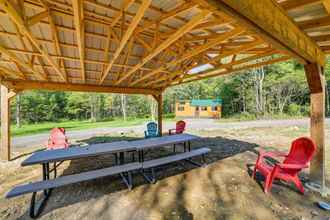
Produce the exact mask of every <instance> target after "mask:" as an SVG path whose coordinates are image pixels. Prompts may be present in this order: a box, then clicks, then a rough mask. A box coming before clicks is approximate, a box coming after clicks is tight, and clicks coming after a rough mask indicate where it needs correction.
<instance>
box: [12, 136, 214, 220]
mask: <svg viewBox="0 0 330 220" xmlns="http://www.w3.org/2000/svg"><path fill="white" fill-rule="evenodd" d="M198 138H199V137H198V136H195V135H191V134H177V135H171V136H163V137H155V138H148V139H142V140H135V141H118V142H112V143H102V144H93V145H88V146H84V147H70V148H67V149H56V150H47V151H39V152H35V153H33V154H32V155H31V156H30V157H28V158H27V159H26V160H24V161H23V162H22V163H21V165H22V166H29V165H36V164H41V165H42V181H38V182H34V183H29V184H25V185H20V186H16V187H15V188H13V189H12V190H11V191H10V192H8V194H7V195H6V197H7V198H10V197H14V196H19V195H22V194H26V193H32V198H31V205H30V216H31V217H37V216H38V215H39V214H40V213H41V211H42V209H43V207H44V206H45V203H46V201H47V199H48V197H49V196H50V194H51V190H52V189H53V188H56V187H60V186H64V185H67V184H72V183H77V182H81V181H86V180H91V179H96V178H100V177H105V176H109V175H115V174H120V176H121V177H122V179H123V181H124V183H125V184H126V185H127V187H128V188H129V189H131V188H132V177H131V172H132V171H134V170H140V171H142V174H143V176H144V177H145V178H146V179H147V180H148V181H149V182H154V180H155V175H154V174H153V175H152V178H148V176H147V175H146V174H145V173H143V170H144V169H148V168H151V170H152V172H154V169H153V166H157V165H162V164H166V163H170V162H175V161H178V160H183V159H188V158H191V157H194V156H198V155H202V156H203V159H204V154H206V153H208V152H209V151H210V150H209V149H208V148H202V149H197V150H195V151H193V152H189V151H190V145H191V144H190V142H191V141H193V140H196V139H198ZM178 143H183V145H184V152H186V150H187V149H186V147H187V146H188V152H187V153H186V154H182V153H181V154H180V155H174V156H168V157H165V158H161V159H155V160H151V161H148V162H146V163H145V164H144V156H143V151H144V150H145V149H151V148H156V147H163V146H168V145H173V144H178ZM130 151H133V152H138V153H139V161H138V162H135V161H133V162H132V163H128V164H124V153H125V152H130ZM105 154H114V155H115V157H116V162H115V166H112V167H108V168H102V169H98V170H93V171H87V172H82V173H78V174H71V175H67V176H61V177H57V176H56V167H57V165H56V163H62V162H63V161H65V160H74V159H82V158H87V157H92V156H98V155H105ZM118 155H119V158H120V160H119V163H118V159H117V157H118ZM50 163H54V167H53V168H52V169H50V166H49V164H50ZM143 164H144V165H143ZM51 172H54V176H53V178H52V179H51V177H50V173H51ZM38 191H43V192H44V198H43V199H42V201H41V203H40V205H39V207H38V208H36V207H35V203H36V201H35V200H36V193H37V192H38Z"/></svg>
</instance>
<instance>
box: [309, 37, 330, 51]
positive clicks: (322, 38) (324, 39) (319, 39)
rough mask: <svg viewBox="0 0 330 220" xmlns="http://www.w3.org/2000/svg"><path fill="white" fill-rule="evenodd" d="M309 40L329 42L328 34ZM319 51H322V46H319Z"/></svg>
mask: <svg viewBox="0 0 330 220" xmlns="http://www.w3.org/2000/svg"><path fill="white" fill-rule="evenodd" d="M311 38H312V39H313V40H314V41H316V42H322V41H330V34H324V35H318V36H312V37H311ZM321 49H322V46H321Z"/></svg>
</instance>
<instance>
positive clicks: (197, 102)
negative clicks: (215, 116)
mask: <svg viewBox="0 0 330 220" xmlns="http://www.w3.org/2000/svg"><path fill="white" fill-rule="evenodd" d="M190 105H191V106H212V107H214V106H219V105H222V99H220V98H219V99H192V100H191V102H190Z"/></svg>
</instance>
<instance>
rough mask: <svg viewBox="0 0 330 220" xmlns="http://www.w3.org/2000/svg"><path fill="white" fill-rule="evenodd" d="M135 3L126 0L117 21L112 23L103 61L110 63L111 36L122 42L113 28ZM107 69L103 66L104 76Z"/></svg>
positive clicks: (117, 15)
mask: <svg viewBox="0 0 330 220" xmlns="http://www.w3.org/2000/svg"><path fill="white" fill-rule="evenodd" d="M133 2H134V0H125V1H124V2H123V5H122V9H121V10H120V11H118V12H117V14H116V15H115V16H114V17H115V19H114V20H113V21H112V23H111V25H110V26H109V27H108V36H107V39H106V44H105V48H104V55H103V59H104V61H105V62H107V63H108V62H109V50H110V45H111V41H112V38H111V36H113V38H114V39H115V41H117V42H120V40H119V39H117V35H116V34H115V33H114V31H113V28H114V26H115V25H116V24H117V23H118V21H119V20H120V18H121V17H122V16H123V15H124V13H125V11H126V10H127V9H128V7H129V6H130V5H131V4H132V3H133ZM106 69H107V65H106V64H105V65H103V69H102V74H103V73H104V72H105V70H106Z"/></svg>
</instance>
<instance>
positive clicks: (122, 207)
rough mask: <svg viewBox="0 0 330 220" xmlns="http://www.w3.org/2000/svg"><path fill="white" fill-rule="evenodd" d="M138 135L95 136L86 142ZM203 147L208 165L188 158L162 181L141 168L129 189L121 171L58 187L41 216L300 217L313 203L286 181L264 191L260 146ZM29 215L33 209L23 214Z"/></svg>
mask: <svg viewBox="0 0 330 220" xmlns="http://www.w3.org/2000/svg"><path fill="white" fill-rule="evenodd" d="M135 139H137V138H136V137H94V138H91V139H87V140H82V142H84V143H89V144H91V143H105V142H111V141H120V140H135ZM200 147H209V148H211V150H212V152H211V153H210V154H209V155H207V157H206V161H207V163H208V165H207V166H206V167H204V168H199V167H198V168H196V167H194V166H193V165H191V164H188V163H183V162H181V163H175V164H171V165H168V166H166V167H162V168H160V169H158V171H157V178H158V182H157V183H156V184H148V183H147V182H146V181H145V180H144V179H143V177H142V176H141V175H139V174H138V173H136V174H134V175H133V182H134V188H133V190H132V191H128V190H127V189H126V187H125V184H124V183H123V182H122V179H121V178H119V176H110V177H106V178H100V179H96V180H92V181H87V182H82V183H78V184H73V185H68V186H65V187H61V188H57V189H54V190H53V193H52V196H51V197H50V199H49V201H48V203H47V206H46V208H45V210H44V211H43V213H42V215H41V218H45V219H46V218H50V217H52V218H60V219H62V218H70V219H72V218H79V219H80V218H84V219H124V220H125V219H127V220H128V219H228V218H230V219H282V218H284V217H285V218H286V219H296V218H297V215H296V214H297V213H298V214H301V213H303V211H304V210H305V209H306V207H307V208H311V207H312V206H313V205H312V204H310V199H306V200H303V199H302V198H303V197H302V195H300V194H298V193H296V192H295V191H291V189H288V188H287V187H283V186H282V185H279V186H274V190H273V193H274V195H273V196H266V195H265V194H263V192H262V188H260V187H259V186H258V184H256V183H255V181H254V180H252V179H251V178H250V176H249V172H248V171H249V169H246V168H247V165H249V164H251V163H253V161H255V158H256V150H255V148H256V147H258V145H256V144H254V143H248V142H244V141H239V140H234V139H227V138H222V137H208V138H202V139H200V140H198V141H194V142H192V148H200ZM172 149H173V148H172V146H169V147H166V148H164V147H163V148H158V149H154V150H152V151H149V152H148V153H147V154H146V158H145V159H146V160H148V159H152V158H157V157H162V156H165V155H170V154H173V151H172ZM177 150H178V151H182V150H183V147H181V149H180V147H179V146H178V147H177ZM242 153H244V154H242ZM226 158H228V159H226ZM125 159H126V161H130V160H131V157H130V155H129V154H127V155H125ZM114 162H115V161H114V157H113V156H112V155H103V156H98V157H91V158H88V159H80V160H73V161H71V162H70V163H68V165H67V166H66V167H64V169H63V173H62V175H69V174H73V173H79V172H83V171H88V170H94V169H99V168H103V167H109V166H112V165H113V164H114ZM27 205H28V204H26V206H27ZM290 206H291V207H290ZM26 209H28V207H26ZM291 209H292V210H291ZM290 210H291V211H290ZM300 210H301V212H300ZM298 217H299V215H298ZM26 218H28V212H25V213H24V214H23V215H21V216H20V217H19V219H26Z"/></svg>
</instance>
